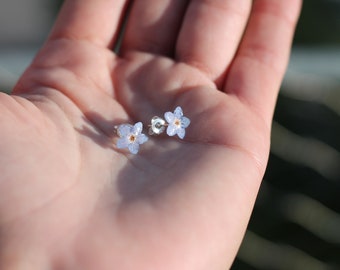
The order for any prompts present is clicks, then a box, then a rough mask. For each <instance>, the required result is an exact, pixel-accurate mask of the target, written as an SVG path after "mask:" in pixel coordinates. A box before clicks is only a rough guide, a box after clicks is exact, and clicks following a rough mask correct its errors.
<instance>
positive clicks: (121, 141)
mask: <svg viewBox="0 0 340 270" xmlns="http://www.w3.org/2000/svg"><path fill="white" fill-rule="evenodd" d="M128 145H129V141H128V140H127V138H126V137H123V138H120V139H118V141H117V148H119V149H121V148H126V147H128Z"/></svg>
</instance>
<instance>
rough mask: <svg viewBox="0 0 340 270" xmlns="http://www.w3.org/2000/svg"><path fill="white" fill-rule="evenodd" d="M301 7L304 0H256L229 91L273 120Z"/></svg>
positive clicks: (227, 83)
mask: <svg viewBox="0 0 340 270" xmlns="http://www.w3.org/2000/svg"><path fill="white" fill-rule="evenodd" d="M300 8H301V1H300V0H287V1H273V0H255V1H254V4H253V9H252V13H251V16H250V20H249V24H248V27H247V30H246V32H245V35H244V38H243V40H242V43H241V45H240V48H239V50H238V53H237V55H236V57H235V60H234V62H233V64H232V66H231V68H230V72H229V74H228V78H227V81H226V84H225V91H226V92H228V93H234V94H236V95H238V96H239V97H240V99H241V100H244V101H246V102H247V103H248V104H250V105H251V106H253V108H254V109H255V110H256V111H257V112H259V113H260V115H261V116H262V117H263V118H264V119H265V120H266V121H268V124H269V123H270V121H271V118H272V113H273V110H274V105H275V102H276V97H277V93H278V90H279V87H280V84H281V81H282V77H283V75H284V72H285V69H286V66H287V62H288V58H289V52H290V47H291V42H292V37H293V34H294V29H295V25H296V21H297V18H298V15H299V11H300Z"/></svg>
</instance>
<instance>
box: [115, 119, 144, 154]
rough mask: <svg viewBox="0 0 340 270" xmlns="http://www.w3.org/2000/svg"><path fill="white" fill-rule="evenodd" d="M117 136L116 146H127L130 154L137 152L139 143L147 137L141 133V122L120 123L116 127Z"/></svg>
mask: <svg viewBox="0 0 340 270" xmlns="http://www.w3.org/2000/svg"><path fill="white" fill-rule="evenodd" d="M116 131H117V134H118V136H119V137H120V138H119V139H118V141H117V148H119V149H122V148H128V149H129V151H130V153H131V154H137V153H138V151H139V145H140V144H143V143H145V142H147V141H148V139H149V138H148V137H147V136H146V135H145V134H143V133H142V131H143V124H142V123H141V122H138V123H136V124H135V125H130V124H122V125H120V126H118V127H116Z"/></svg>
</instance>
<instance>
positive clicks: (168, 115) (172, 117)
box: [164, 112, 175, 124]
mask: <svg viewBox="0 0 340 270" xmlns="http://www.w3.org/2000/svg"><path fill="white" fill-rule="evenodd" d="M164 118H165V120H166V121H167V122H168V123H169V124H171V123H173V122H174V121H175V115H174V114H173V113H172V112H166V113H165V114H164Z"/></svg>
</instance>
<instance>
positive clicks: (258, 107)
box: [0, 0, 300, 270]
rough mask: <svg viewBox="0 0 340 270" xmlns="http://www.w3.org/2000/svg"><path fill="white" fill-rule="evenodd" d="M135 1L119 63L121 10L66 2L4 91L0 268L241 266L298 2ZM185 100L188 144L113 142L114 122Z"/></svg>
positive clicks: (117, 4) (121, 5) (143, 117)
mask: <svg viewBox="0 0 340 270" xmlns="http://www.w3.org/2000/svg"><path fill="white" fill-rule="evenodd" d="M135 2H136V3H134V4H132V5H131V7H130V8H131V9H130V16H129V20H128V23H127V27H126V31H125V35H124V39H123V42H122V46H121V50H120V52H119V54H118V55H116V54H114V53H113V52H112V51H111V49H112V47H113V46H114V44H115V43H116V37H117V36H118V30H117V29H118V25H119V23H120V20H121V18H122V17H124V15H123V14H124V12H125V11H126V10H127V9H126V3H125V1H123V0H120V1H104V0H101V1H90V0H87V1H83V0H82V1H81V0H73V1H71V0H69V1H66V3H65V5H64V7H63V9H62V12H61V14H60V16H59V19H58V21H57V23H56V26H55V28H54V30H53V32H52V34H51V36H50V38H49V39H48V41H47V42H46V44H45V45H44V47H43V48H42V50H41V51H40V52H39V54H38V55H37V57H36V58H35V60H34V61H33V63H32V65H31V66H30V67H29V68H28V69H27V71H26V72H25V74H24V75H23V76H22V78H21V79H20V81H19V82H18V84H17V86H16V87H15V89H14V91H13V93H14V95H12V96H8V95H5V94H2V95H1V96H0V111H1V113H0V127H1V135H0V136H1V137H0V153H1V154H0V169H1V177H0V232H1V239H2V241H1V247H0V268H1V269H19V270H20V269H35V270H36V269H72V270H73V269H89V270H90V269H96V270H97V269H99V270H101V269H103V270H105V269H119V270H125V269H126V270H128V269H165V270H166V269H202V270H203V269H225V268H226V267H229V266H230V265H231V263H232V261H233V259H234V257H235V254H236V252H237V249H238V247H239V244H240V242H241V240H242V236H243V234H244V231H245V228H246V225H247V222H248V220H249V216H250V213H251V210H252V206H253V204H254V201H255V197H256V194H257V191H258V187H259V185H260V182H261V179H262V176H263V173H264V169H265V166H266V161H267V156H268V150H269V137H270V123H271V117H272V112H273V108H274V104H275V98H276V95H277V90H278V88H279V85H280V82H281V79H282V76H283V73H284V70H285V66H286V61H287V58H288V53H289V47H290V42H291V37H292V33H293V29H294V24H295V21H296V17H297V15H298V10H299V6H300V3H299V1H297V0H296V1H295V0H291V1H285V2H284V3H281V2H279V1H267V0H256V1H253V3H252V1H232V0H230V1H228V0H227V1H217V0H215V1H165V0H164V1H158V0H157V1H155V0H147V1H143V2H142V1H135ZM236 2H237V3H236ZM247 23H248V24H247ZM246 25H247V26H246ZM176 106H181V107H182V108H183V110H184V114H185V115H186V116H187V117H188V118H190V120H191V125H190V126H189V127H188V129H187V134H186V137H185V139H184V140H179V139H178V138H175V137H168V136H166V135H161V136H158V137H150V139H149V141H148V142H147V143H145V144H143V145H141V148H140V151H139V153H138V155H132V154H130V153H129V152H128V151H127V150H124V149H123V150H122V149H117V147H116V141H117V136H115V129H114V127H115V126H116V125H119V124H123V123H130V124H133V123H136V122H138V121H141V122H143V123H144V127H145V131H144V132H146V127H147V125H148V124H149V123H150V120H151V118H152V117H153V116H155V115H158V116H163V114H164V112H166V111H173V110H174V109H175V107H176ZM11 267H12V268H11Z"/></svg>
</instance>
